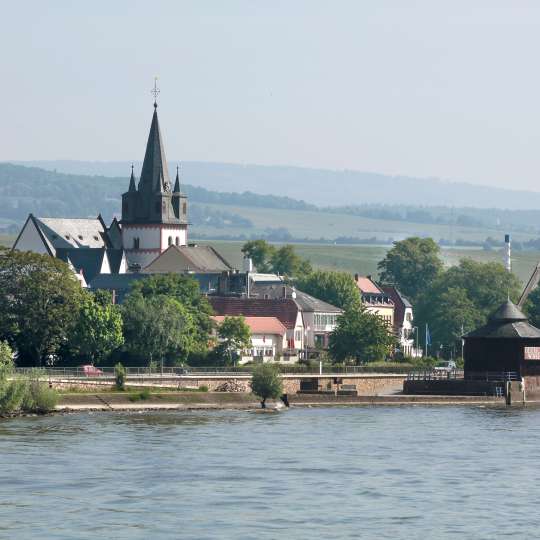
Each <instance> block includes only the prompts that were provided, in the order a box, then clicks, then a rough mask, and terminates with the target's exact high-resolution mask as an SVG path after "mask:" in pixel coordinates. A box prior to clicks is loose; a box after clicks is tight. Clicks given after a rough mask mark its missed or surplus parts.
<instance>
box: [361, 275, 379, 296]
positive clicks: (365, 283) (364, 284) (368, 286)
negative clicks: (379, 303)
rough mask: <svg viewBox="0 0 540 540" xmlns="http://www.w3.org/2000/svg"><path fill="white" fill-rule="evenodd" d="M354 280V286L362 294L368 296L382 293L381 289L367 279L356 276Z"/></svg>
mask: <svg viewBox="0 0 540 540" xmlns="http://www.w3.org/2000/svg"><path fill="white" fill-rule="evenodd" d="M355 280H356V286H357V287H358V288H359V289H360V290H361V291H362V292H363V293H368V294H381V293H382V291H381V289H379V287H377V285H375V283H373V281H371V279H369V278H368V277H363V276H358V278H356V276H355Z"/></svg>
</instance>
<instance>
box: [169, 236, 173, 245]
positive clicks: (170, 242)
mask: <svg viewBox="0 0 540 540" xmlns="http://www.w3.org/2000/svg"><path fill="white" fill-rule="evenodd" d="M169 246H172V236H169Z"/></svg>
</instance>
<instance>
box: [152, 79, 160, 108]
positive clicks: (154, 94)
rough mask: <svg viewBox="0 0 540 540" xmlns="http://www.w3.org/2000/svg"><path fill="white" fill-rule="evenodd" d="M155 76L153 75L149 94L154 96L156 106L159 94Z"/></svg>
mask: <svg viewBox="0 0 540 540" xmlns="http://www.w3.org/2000/svg"><path fill="white" fill-rule="evenodd" d="M157 80H158V78H157V77H154V88H152V90H151V94H152V95H153V96H154V107H157V97H158V95H159V88H158V87H157Z"/></svg>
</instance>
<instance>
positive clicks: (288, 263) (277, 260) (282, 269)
mask: <svg viewBox="0 0 540 540" xmlns="http://www.w3.org/2000/svg"><path fill="white" fill-rule="evenodd" d="M303 263H304V264H305V262H303V260H302V258H301V257H300V256H299V255H298V254H297V253H296V251H295V250H294V247H293V246H291V245H290V244H286V245H284V246H281V247H280V248H278V249H276V250H274V253H273V254H272V257H271V264H272V270H273V271H274V272H275V273H276V274H281V275H283V276H289V277H293V276H296V275H297V274H298V273H299V270H300V268H302V264H303Z"/></svg>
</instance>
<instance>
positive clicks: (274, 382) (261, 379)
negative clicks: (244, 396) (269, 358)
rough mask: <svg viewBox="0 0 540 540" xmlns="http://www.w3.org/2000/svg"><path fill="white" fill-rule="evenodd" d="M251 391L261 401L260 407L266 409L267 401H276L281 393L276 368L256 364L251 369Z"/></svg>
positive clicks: (279, 377) (281, 388) (281, 382)
mask: <svg viewBox="0 0 540 540" xmlns="http://www.w3.org/2000/svg"><path fill="white" fill-rule="evenodd" d="M250 384H251V391H252V392H253V393H254V394H255V395H256V396H258V397H259V398H260V399H261V406H262V408H263V409H264V408H265V407H266V400H267V399H276V398H278V397H279V396H281V394H282V393H283V381H282V379H281V375H280V373H279V369H278V368H277V366H275V365H273V364H257V365H256V366H255V367H254V368H253V374H252V378H251V383H250Z"/></svg>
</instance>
